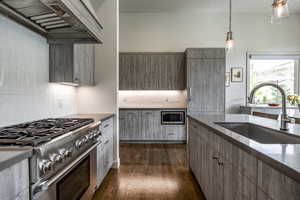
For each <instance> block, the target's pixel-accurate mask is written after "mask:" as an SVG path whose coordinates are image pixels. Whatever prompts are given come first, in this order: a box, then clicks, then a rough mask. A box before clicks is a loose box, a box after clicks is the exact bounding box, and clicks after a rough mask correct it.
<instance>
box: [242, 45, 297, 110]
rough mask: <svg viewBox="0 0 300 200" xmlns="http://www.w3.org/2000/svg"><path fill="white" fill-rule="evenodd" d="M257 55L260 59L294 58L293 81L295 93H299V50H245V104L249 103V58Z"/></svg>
mask: <svg viewBox="0 0 300 200" xmlns="http://www.w3.org/2000/svg"><path fill="white" fill-rule="evenodd" d="M253 56H257V57H261V59H262V60H264V58H265V59H266V60H267V59H271V60H272V59H274V60H275V59H288V58H290V59H291V58H293V59H295V60H296V66H295V83H294V88H295V94H298V95H300V82H299V79H300V69H299V68H300V52H298V51H297V52H255V51H254V52H253V51H248V52H246V98H245V101H246V105H247V104H248V103H249V101H248V97H249V95H250V60H251V59H252V58H251V57H253Z"/></svg>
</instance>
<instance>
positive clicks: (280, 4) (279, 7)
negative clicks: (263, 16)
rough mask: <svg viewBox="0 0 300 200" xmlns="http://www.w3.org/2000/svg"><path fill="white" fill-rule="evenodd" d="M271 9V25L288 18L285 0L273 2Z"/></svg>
mask: <svg viewBox="0 0 300 200" xmlns="http://www.w3.org/2000/svg"><path fill="white" fill-rule="evenodd" d="M272 7H273V13H272V18H271V22H272V23H275V22H276V21H277V20H280V19H281V18H285V17H289V16H290V12H289V7H288V3H287V0H274V1H273V4H272Z"/></svg>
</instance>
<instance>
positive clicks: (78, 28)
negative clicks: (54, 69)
mask: <svg viewBox="0 0 300 200" xmlns="http://www.w3.org/2000/svg"><path fill="white" fill-rule="evenodd" d="M0 12H1V13H4V14H5V15H7V16H8V17H10V18H12V19H13V20H15V21H16V22H18V23H20V24H22V25H24V26H26V27H27V28H29V29H31V30H33V31H35V32H37V33H39V34H41V35H43V36H44V37H46V38H48V42H49V43H102V33H103V27H102V25H101V23H100V21H99V19H98V18H97V16H96V14H95V11H94V10H93V6H92V4H91V2H90V0H22V1H20V0H2V1H0Z"/></svg>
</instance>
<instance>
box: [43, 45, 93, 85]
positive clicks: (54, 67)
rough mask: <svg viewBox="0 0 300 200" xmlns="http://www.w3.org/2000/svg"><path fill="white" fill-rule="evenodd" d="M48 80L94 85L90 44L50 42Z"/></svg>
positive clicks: (91, 47)
mask: <svg viewBox="0 0 300 200" xmlns="http://www.w3.org/2000/svg"><path fill="white" fill-rule="evenodd" d="M49 53H50V63H49V64H50V69H49V71H50V77H49V79H50V82H55V83H67V84H75V85H94V72H95V47H94V45H92V44H50V52H49Z"/></svg>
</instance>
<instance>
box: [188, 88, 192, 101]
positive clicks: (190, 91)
mask: <svg viewBox="0 0 300 200" xmlns="http://www.w3.org/2000/svg"><path fill="white" fill-rule="evenodd" d="M187 93H188V94H187V95H188V101H189V102H190V101H191V100H192V98H191V96H192V88H191V87H189V88H188V91H187Z"/></svg>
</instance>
